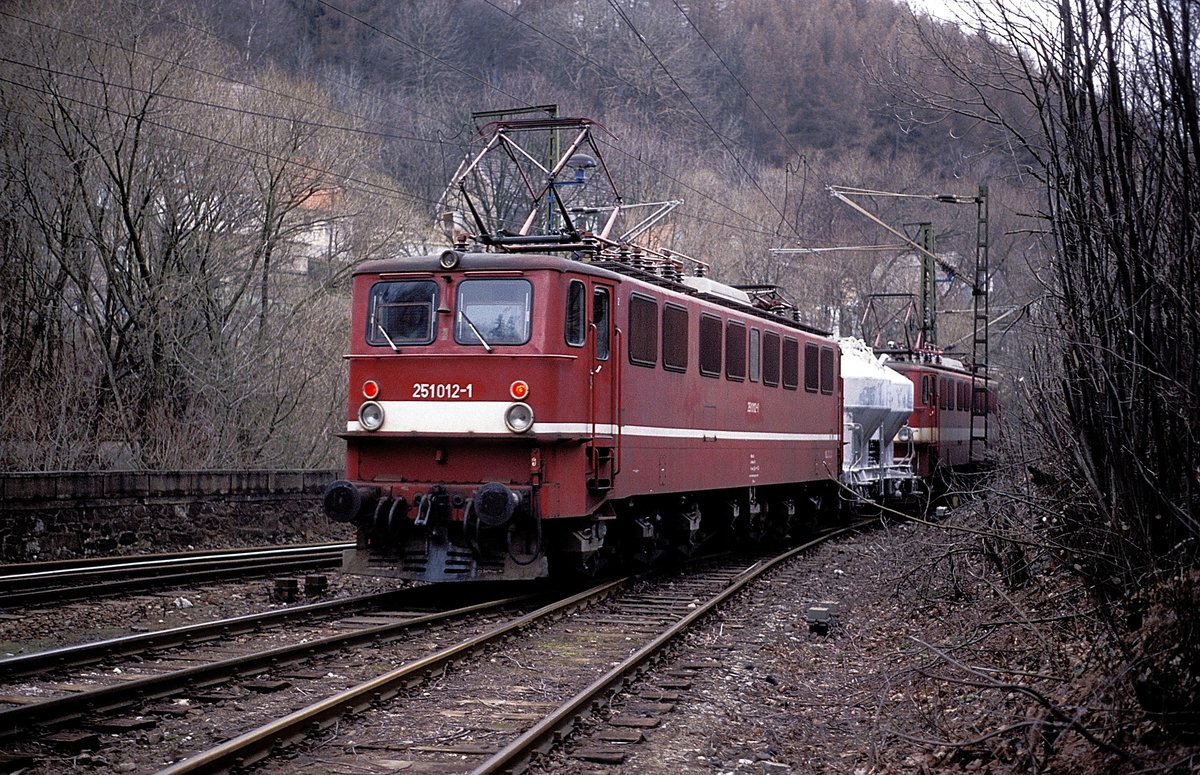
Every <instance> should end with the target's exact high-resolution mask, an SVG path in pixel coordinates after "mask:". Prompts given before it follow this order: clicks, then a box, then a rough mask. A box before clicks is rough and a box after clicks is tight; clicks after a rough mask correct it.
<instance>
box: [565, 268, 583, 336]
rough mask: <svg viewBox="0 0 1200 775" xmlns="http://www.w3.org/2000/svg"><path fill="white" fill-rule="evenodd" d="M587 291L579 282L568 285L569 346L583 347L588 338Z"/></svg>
mask: <svg viewBox="0 0 1200 775" xmlns="http://www.w3.org/2000/svg"><path fill="white" fill-rule="evenodd" d="M586 304H587V289H586V288H585V287H584V286H583V283H581V282H579V281H578V280H572V281H571V282H570V283H569V284H568V285H567V331H566V339H567V344H569V345H571V346H572V347H582V346H583V342H584V340H585V339H586V338H587V310H586V309H585V306H586Z"/></svg>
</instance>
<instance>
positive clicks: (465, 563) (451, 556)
mask: <svg viewBox="0 0 1200 775" xmlns="http://www.w3.org/2000/svg"><path fill="white" fill-rule="evenodd" d="M474 564H475V558H474V557H473V556H472V555H471V553H470V552H456V551H454V550H453V549H451V550H449V551H448V552H446V573H447V574H458V573H470V572H471V571H472V570H473V568H474Z"/></svg>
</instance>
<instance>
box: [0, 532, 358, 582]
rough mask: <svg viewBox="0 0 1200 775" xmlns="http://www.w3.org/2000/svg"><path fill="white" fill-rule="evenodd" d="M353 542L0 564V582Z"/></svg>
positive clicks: (348, 545) (349, 545) (307, 549)
mask: <svg viewBox="0 0 1200 775" xmlns="http://www.w3.org/2000/svg"><path fill="white" fill-rule="evenodd" d="M353 548H354V543H353V542H344V541H343V542H335V543H321V544H288V545H286V546H253V547H247V548H244V549H222V550H213V549H195V550H192V551H187V552H164V553H160V554H136V555H115V556H109V557H89V558H87V559H73V560H39V561H37V562H22V563H9V564H2V563H0V570H3V571H4V575H0V583H2V582H6V581H9V580H11V579H14V578H17V577H21V576H36V575H48V574H51V573H54V572H57V571H66V572H72V571H77V570H98V569H101V568H111V567H117V566H130V567H137V566H139V565H151V564H162V565H169V564H172V563H176V564H178V563H186V562H189V561H191V560H205V559H226V558H236V557H249V556H261V555H273V554H293V553H296V552H312V551H323V550H324V551H334V550H339V549H353Z"/></svg>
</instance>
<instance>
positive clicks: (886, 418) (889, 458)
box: [839, 338, 915, 498]
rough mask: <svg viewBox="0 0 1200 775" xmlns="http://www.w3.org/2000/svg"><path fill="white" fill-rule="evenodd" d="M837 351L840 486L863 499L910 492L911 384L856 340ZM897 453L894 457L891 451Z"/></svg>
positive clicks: (911, 485)
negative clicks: (839, 363) (839, 361)
mask: <svg viewBox="0 0 1200 775" xmlns="http://www.w3.org/2000/svg"><path fill="white" fill-rule="evenodd" d="M839 344H840V345H841V350H842V385H843V395H844V404H843V425H842V446H843V455H842V481H843V482H845V484H846V485H847V486H848V487H851V488H852V489H854V490H855V491H856V492H857V493H859V494H860V495H862V496H863V497H866V498H891V497H895V496H900V495H904V494H908V493H911V491H912V488H913V484H914V481H915V480H914V478H913V470H912V454H911V450H910V451H909V452H907V453H904V452H903V450H904V449H905V445H906V444H909V443H911V439H912V433H911V431H910V430H909V428H908V419H909V417H910V416H911V415H912V412H913V383H912V382H911V381H910V380H909V379H908V378H907V377H905V376H903V375H901V374H899V373H897V372H896V371H894V370H893V369H891V368H888V366H887V361H886V358H887V356H877V355H875V353H873V352H872V351H871V348H870V347H868V346H867V345H866V343H864V342H863V341H862V340H861V339H852V338H846V339H842V340H841V341H840V342H839ZM898 447H899V449H900V450H901V453H902V454H900V455H897V448H898Z"/></svg>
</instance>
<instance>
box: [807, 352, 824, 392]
mask: <svg viewBox="0 0 1200 775" xmlns="http://www.w3.org/2000/svg"><path fill="white" fill-rule="evenodd" d="M820 384H821V358H820V348H818V347H817V346H816V345H815V344H813V343H812V342H805V343H804V389H805V390H807V391H808V392H809V393H816V392H817V388H818V387H819V386H820Z"/></svg>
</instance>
